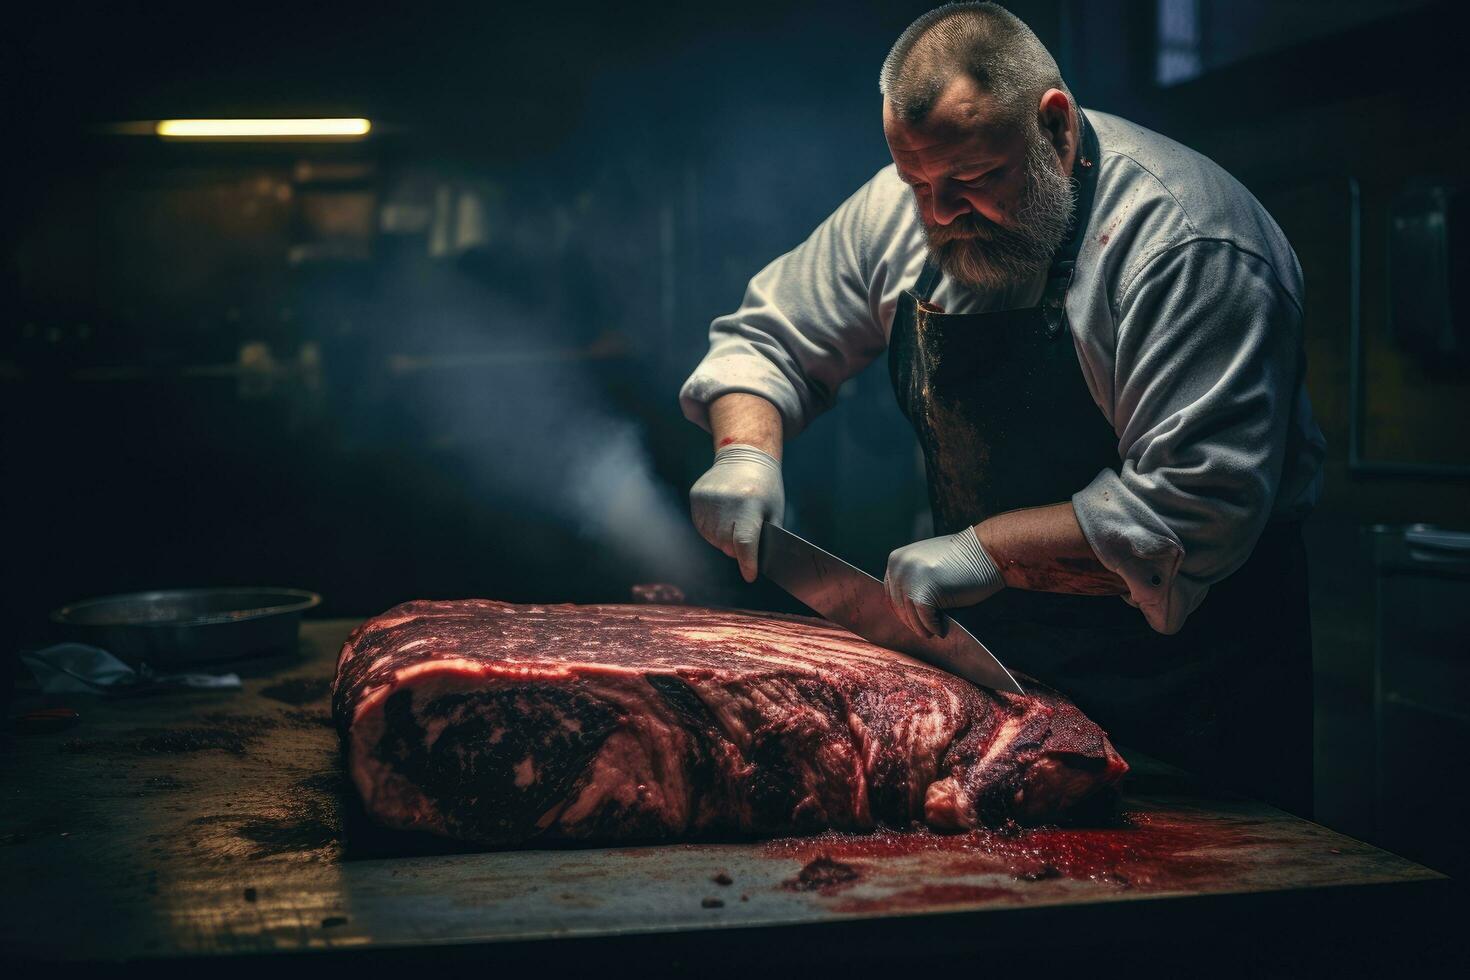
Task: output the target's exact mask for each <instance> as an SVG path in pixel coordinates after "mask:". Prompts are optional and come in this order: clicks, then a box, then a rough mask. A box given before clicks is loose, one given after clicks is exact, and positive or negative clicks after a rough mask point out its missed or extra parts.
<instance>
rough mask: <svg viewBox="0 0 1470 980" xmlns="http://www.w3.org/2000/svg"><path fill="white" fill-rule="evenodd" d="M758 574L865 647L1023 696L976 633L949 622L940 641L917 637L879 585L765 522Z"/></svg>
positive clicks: (826, 553) (864, 573)
mask: <svg viewBox="0 0 1470 980" xmlns="http://www.w3.org/2000/svg"><path fill="white" fill-rule="evenodd" d="M760 570H761V574H763V575H765V576H766V578H768V579H770V580H771V581H772V582H775V583H776V584H777V585H779V586H781V588H783V589H785V590H786V591H787V592H789V593H791V595H793V596H795V597H796V598H797V599H799V600H800V601H801V602H802V603H804V604H806V605H807V606H810V607H811V608H812V609H813V610H814V611H815V612H817V613H818V614H819V615H821V616H822V617H824V618H825V619H829V620H831V621H832V622H834V623H836V624H837V625H838V626H841V627H842V628H843V629H846V630H850V631H851V632H853V633H856V634H857V635H858V636H861V637H862V638H863V639H865V640H867V641H868V642H869V643H874V644H877V645H878V646H880V647H887V648H888V649H890V650H897V651H898V652H899V653H906V654H908V655H909V656H911V657H916V658H918V659H919V660H922V661H924V662H925V663H929V664H933V665H934V666H936V667H939V668H940V669H942V670H947V671H949V672H950V673H951V674H956V675H958V676H960V677H963V678H964V679H965V680H967V681H970V682H971V683H973V684H979V685H981V686H983V687H989V688H993V689H994V690H997V691H1008V692H1010V693H1012V694H1025V693H1026V692H1025V690H1023V689H1022V687H1021V685H1020V684H1018V683H1016V679H1015V678H1014V677H1012V676H1011V672H1010V671H1008V670H1006V668H1005V665H1004V664H1002V663H1001V662H1000V660H999V659H998V658H997V657H996V656H995V654H993V653H991V652H990V650H989V648H987V647H986V646H985V644H983V643H981V642H980V641H979V640H978V639H976V637H975V635H974V634H973V633H971V632H970V631H969V630H967V629H965V628H964V627H963V626H961V625H960V624H959V623H957V622H955V621H954V620H953V619H949V618H948V617H945V618H946V619H949V628H948V629H946V630H945V635H944V636H942V637H921V636H918V635H916V634H915V633H914V632H913V631H912V630H910V629H909V628H908V627H907V626H905V625H904V624H903V621H902V620H900V619H899V618H898V616H897V615H896V614H895V613H894V611H893V607H892V606H890V605H889V604H888V593H887V591H886V590H885V589H884V588H883V583H882V582H880V581H878V580H877V579H875V578H874V577H873V576H871V575H869V574H868V573H867V572H865V571H863V570H862V569H861V568H858V567H856V566H855V565H849V564H848V563H847V562H845V561H843V560H842V559H841V558H838V557H837V556H836V555H834V554H831V553H829V552H826V551H823V550H822V549H821V548H818V547H817V546H816V545H814V544H812V543H811V542H810V541H808V540H806V539H805V538H803V537H801V536H799V535H796V534H792V533H791V532H790V531H788V530H786V529H785V528H783V527H778V526H777V525H775V524H772V523H771V522H770V521H767V522H766V523H765V524H764V525H763V526H762V527H761V545H760Z"/></svg>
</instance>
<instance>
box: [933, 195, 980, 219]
mask: <svg viewBox="0 0 1470 980" xmlns="http://www.w3.org/2000/svg"><path fill="white" fill-rule="evenodd" d="M973 210H975V209H974V208H972V207H971V206H970V202H969V201H966V200H965V199H964V198H963V197H958V196H953V195H949V194H943V193H939V194H935V195H934V206H933V213H934V223H935V224H936V225H947V224H949V223H950V222H951V221H953V220H954V219H956V218H958V217H960V216H961V215H966V214H969V213H970V212H971V211H973Z"/></svg>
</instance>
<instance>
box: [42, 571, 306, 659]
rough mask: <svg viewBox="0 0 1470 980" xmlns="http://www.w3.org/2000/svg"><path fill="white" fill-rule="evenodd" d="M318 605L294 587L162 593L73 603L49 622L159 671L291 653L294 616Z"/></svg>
mask: <svg viewBox="0 0 1470 980" xmlns="http://www.w3.org/2000/svg"><path fill="white" fill-rule="evenodd" d="M321 601H322V597H321V596H319V595H317V594H316V593H315V592H306V591H304V590H302V589H267V588H234V589H170V590H165V591H160V592H133V593H129V594H127V595H112V596H103V597H101V598H98V599H86V600H83V601H82V602H74V603H71V604H69V605H65V606H62V607H61V608H60V609H56V610H53V611H52V613H51V621H52V622H53V623H55V624H56V625H57V628H58V630H59V631H60V632H61V633H62V634H63V635H64V636H65V637H66V638H67V639H69V640H76V641H78V642H80V643H90V644H92V645H93V646H99V647H102V648H103V649H104V650H107V651H108V652H110V653H112V654H113V655H114V656H117V657H119V658H121V659H122V660H126V661H129V662H131V663H140V662H146V663H148V664H149V665H151V666H153V667H162V666H166V665H171V664H189V663H202V662H205V661H211V660H233V659H236V658H238V657H254V656H263V655H265V654H271V653H282V652H289V651H293V650H295V649H296V636H297V631H298V630H299V629H300V626H301V614H302V613H304V612H305V611H306V610H308V609H311V608H313V607H314V606H317V605H319V604H320V603H321Z"/></svg>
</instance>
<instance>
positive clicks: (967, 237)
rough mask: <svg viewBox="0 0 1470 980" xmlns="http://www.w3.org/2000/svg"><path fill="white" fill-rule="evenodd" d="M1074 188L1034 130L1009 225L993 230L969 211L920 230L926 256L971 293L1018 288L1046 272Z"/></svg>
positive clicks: (1069, 217) (1049, 147)
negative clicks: (1023, 180) (926, 247)
mask: <svg viewBox="0 0 1470 980" xmlns="http://www.w3.org/2000/svg"><path fill="white" fill-rule="evenodd" d="M1076 183H1077V182H1076V180H1075V179H1074V178H1073V177H1072V176H1071V175H1069V174H1064V173H1062V165H1061V161H1060V160H1059V159H1058V158H1057V153H1056V150H1055V149H1054V148H1053V147H1052V145H1051V144H1050V143H1049V142H1047V141H1046V140H1045V139H1044V138H1043V137H1042V135H1041V132H1040V131H1039V130H1037V131H1035V132H1033V133H1032V134H1031V138H1030V139H1029V140H1028V141H1027V145H1026V188H1025V190H1024V191H1023V192H1022V194H1021V206H1020V207H1019V208H1017V209H1016V214H1015V223H1014V225H1010V226H1006V225H998V224H996V223H995V222H993V221H990V220H989V219H987V218H985V217H983V216H981V215H979V214H975V213H973V212H971V213H970V214H966V215H961V216H960V217H959V218H956V219H955V220H954V221H952V222H951V223H950V224H948V225H943V226H939V225H934V226H931V225H925V226H924V231H925V234H926V235H927V237H928V239H929V254H930V256H931V257H932V258H933V259H934V261H935V262H937V263H938V264H939V267H940V268H941V269H942V270H943V271H944V274H945V275H947V276H949V277H950V278H951V279H954V280H955V281H956V282H958V283H960V284H961V285H963V286H967V287H969V288H970V289H974V290H979V291H981V292H1002V291H1007V290H1011V289H1014V288H1017V287H1019V286H1023V285H1025V284H1026V283H1029V282H1030V281H1031V280H1033V279H1035V278H1036V277H1037V276H1038V275H1040V274H1041V273H1042V272H1043V271H1045V269H1046V268H1047V266H1049V265H1050V264H1051V258H1052V256H1053V255H1054V254H1055V253H1056V250H1057V247H1058V246H1059V245H1061V243H1062V236H1064V235H1065V234H1066V233H1067V225H1068V224H1069V223H1070V222H1071V220H1072V212H1073V210H1074V209H1075V207H1076V204H1075V202H1074V200H1073V189H1074V187H1075V186H1076ZM916 206H917V205H916ZM920 220H921V221H922V217H921V219H920Z"/></svg>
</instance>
